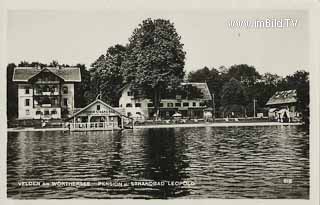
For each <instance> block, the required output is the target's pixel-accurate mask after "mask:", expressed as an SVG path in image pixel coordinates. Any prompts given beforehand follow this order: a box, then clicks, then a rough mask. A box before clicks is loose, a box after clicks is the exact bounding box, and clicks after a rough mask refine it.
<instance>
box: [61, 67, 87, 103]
mask: <svg viewBox="0 0 320 205" xmlns="http://www.w3.org/2000/svg"><path fill="white" fill-rule="evenodd" d="M63 67H68V65H63ZM76 67H78V68H80V74H81V83H76V84H75V92H74V101H75V107H77V108H81V107H84V106H86V105H87V104H88V103H89V102H90V100H92V99H90V98H89V93H90V89H91V87H90V72H89V71H88V70H87V69H86V66H85V65H84V64H79V63H78V64H77V65H76Z"/></svg>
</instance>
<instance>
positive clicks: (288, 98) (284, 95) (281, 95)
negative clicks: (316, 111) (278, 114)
mask: <svg viewBox="0 0 320 205" xmlns="http://www.w3.org/2000/svg"><path fill="white" fill-rule="evenodd" d="M296 102H297V91H296V90H285V91H278V92H276V93H275V94H274V95H273V96H272V97H271V98H270V99H269V100H268V102H267V104H266V105H279V104H287V103H296Z"/></svg>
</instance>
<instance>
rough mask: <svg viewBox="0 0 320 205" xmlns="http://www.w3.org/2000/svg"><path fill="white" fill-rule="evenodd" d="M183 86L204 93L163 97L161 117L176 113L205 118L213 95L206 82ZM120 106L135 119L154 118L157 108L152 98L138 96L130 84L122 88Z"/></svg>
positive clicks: (167, 117) (169, 116)
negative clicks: (198, 95) (191, 95)
mask: <svg viewBox="0 0 320 205" xmlns="http://www.w3.org/2000/svg"><path fill="white" fill-rule="evenodd" d="M181 85H183V86H193V87H195V88H197V89H199V91H200V92H201V93H202V95H201V97H194V98H183V97H182V96H181V95H176V96H175V98H170V99H161V102H160V108H159V109H160V110H159V116H160V118H161V119H169V118H171V117H172V116H173V115H174V114H175V113H179V114H181V117H184V118H203V117H204V114H205V113H206V110H208V109H207V108H208V105H210V104H211V103H210V102H211V101H212V96H211V93H210V91H209V88H208V86H207V84H206V83H182V84H181ZM119 106H120V108H124V112H125V114H126V115H127V116H129V117H132V118H135V119H143V120H145V119H152V118H153V117H154V113H155V108H154V105H153V103H152V101H151V100H150V99H147V98H142V97H136V96H135V95H134V93H133V91H132V90H131V86H130V85H129V84H128V85H126V86H124V87H123V88H122V89H121V97H120V99H119Z"/></svg>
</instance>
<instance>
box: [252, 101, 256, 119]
mask: <svg viewBox="0 0 320 205" xmlns="http://www.w3.org/2000/svg"><path fill="white" fill-rule="evenodd" d="M255 117H256V99H255V98H253V118H255Z"/></svg>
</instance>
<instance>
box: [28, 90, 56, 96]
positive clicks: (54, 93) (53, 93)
mask: <svg viewBox="0 0 320 205" xmlns="http://www.w3.org/2000/svg"><path fill="white" fill-rule="evenodd" d="M34 95H46V96H56V95H60V93H59V92H58V91H54V92H50V91H43V92H41V91H35V92H34Z"/></svg>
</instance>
